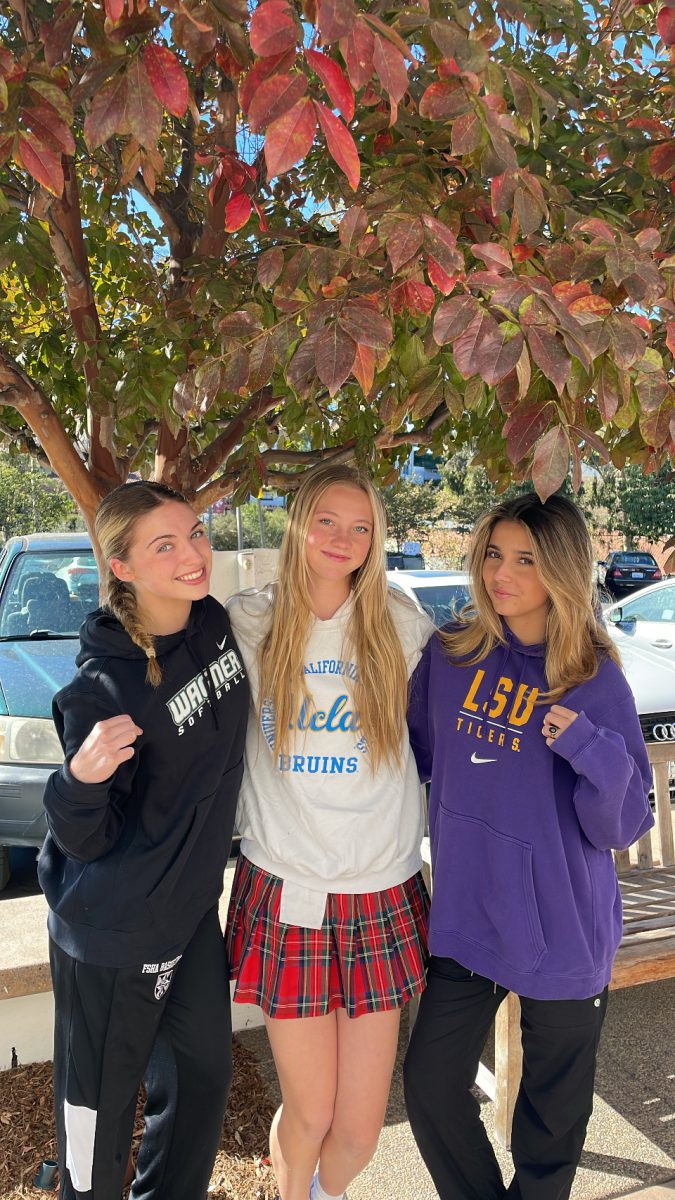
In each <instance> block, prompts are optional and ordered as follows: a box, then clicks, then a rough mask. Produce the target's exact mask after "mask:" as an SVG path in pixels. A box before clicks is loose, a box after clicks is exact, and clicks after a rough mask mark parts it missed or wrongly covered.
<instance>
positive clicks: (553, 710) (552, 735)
mask: <svg viewBox="0 0 675 1200" xmlns="http://www.w3.org/2000/svg"><path fill="white" fill-rule="evenodd" d="M578 716H579V714H578V713H575V712H574V711H573V709H571V708H565V707H564V706H563V705H562V704H552V705H551V707H550V708H549V710H548V712H547V713H545V714H544V721H543V724H542V727H541V732H542V734H543V735H544V737H545V738H546V745H547V746H552V745H553V743H554V741H555V739H556V738H557V737H560V734H561V733H564V731H565V730H566V729H569V727H570V725H571V724H572V721H576V719H577V717H578Z"/></svg>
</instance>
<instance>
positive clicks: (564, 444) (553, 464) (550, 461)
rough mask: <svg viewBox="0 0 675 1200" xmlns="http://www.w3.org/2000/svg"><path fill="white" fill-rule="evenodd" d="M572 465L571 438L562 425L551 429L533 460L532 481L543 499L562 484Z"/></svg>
mask: <svg viewBox="0 0 675 1200" xmlns="http://www.w3.org/2000/svg"><path fill="white" fill-rule="evenodd" d="M569 465H570V440H569V437H568V436H567V432H566V430H565V429H563V428H562V426H561V425H557V426H556V427H555V428H554V429H549V431H548V433H545V434H544V436H543V438H542V439H541V441H540V442H539V443H538V445H537V448H536V450H535V452H534V458H533V460H532V482H533V484H534V486H535V488H536V490H537V495H538V496H539V498H540V499H541V500H548V498H549V496H552V495H553V493H554V492H557V490H558V488H559V487H561V486H562V484H563V482H564V480H565V478H566V476H567V472H568V470H569Z"/></svg>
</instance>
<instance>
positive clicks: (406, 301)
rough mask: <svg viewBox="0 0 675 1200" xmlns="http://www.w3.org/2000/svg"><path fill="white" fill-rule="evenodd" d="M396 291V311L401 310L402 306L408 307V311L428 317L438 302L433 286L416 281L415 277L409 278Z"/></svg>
mask: <svg viewBox="0 0 675 1200" xmlns="http://www.w3.org/2000/svg"><path fill="white" fill-rule="evenodd" d="M396 291H397V292H398V296H397V300H396V303H395V304H394V309H395V311H399V312H400V310H401V309H402V308H406V309H407V310H408V312H412V313H418V314H419V315H420V316H421V317H426V316H428V315H429V313H430V312H431V310H432V308H433V307H434V304H435V303H436V297H435V296H434V290H433V288H430V287H429V286H428V285H427V284H426V283H416V282H415V280H414V279H407V280H406V281H405V283H402V284H400V286H399V287H398V288H397V289H396Z"/></svg>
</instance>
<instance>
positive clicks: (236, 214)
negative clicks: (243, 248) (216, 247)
mask: <svg viewBox="0 0 675 1200" xmlns="http://www.w3.org/2000/svg"><path fill="white" fill-rule="evenodd" d="M250 215H251V197H250V196H247V195H246V192H235V193H234V195H233V196H230V199H229V200H228V202H227V205H226V206H225V231H226V232H227V233H236V231H237V229H242V228H243V227H244V225H245V224H246V222H247V221H248V219H249V217H250Z"/></svg>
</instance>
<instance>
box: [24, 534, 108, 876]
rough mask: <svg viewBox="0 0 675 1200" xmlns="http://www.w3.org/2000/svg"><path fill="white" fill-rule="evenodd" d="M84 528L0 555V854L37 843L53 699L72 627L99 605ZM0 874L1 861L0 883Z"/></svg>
mask: <svg viewBox="0 0 675 1200" xmlns="http://www.w3.org/2000/svg"><path fill="white" fill-rule="evenodd" d="M98 602H99V601H98V573H97V569H96V560H95V558H94V554H93V551H92V548H91V542H90V540H89V538H88V536H87V535H86V534H84V533H34V534H29V535H27V536H26V537H14V538H10V539H9V541H8V542H7V543H6V544H5V546H4V547H3V549H2V552H0V854H2V856H3V857H4V858H5V859H6V850H5V849H4V848H5V847H7V846H35V847H38V848H39V847H40V846H41V845H42V842H43V839H44V836H45V833H46V823H45V815H44V809H43V807H42V795H43V792H44V786H45V782H46V779H47V777H48V775H50V774H51V772H52V771H53V770H54V767H55V766H57V765H58V763H59V762H61V760H62V758H63V754H62V751H61V745H60V743H59V740H58V738H57V736H56V731H55V729H54V725H53V723H52V718H51V705H52V696H53V695H54V693H55V692H57V691H58V690H59V688H62V687H63V686H64V685H65V684H66V683H68V682H69V680H70V679H72V677H73V675H74V674H75V656H76V654H77V651H78V649H79V644H80V643H79V638H78V630H79V628H80V625H81V624H82V621H83V620H84V618H85V616H86V615H87V613H88V612H91V610H92V609H94V608H97V607H98ZM3 875H4V873H3V871H2V869H1V864H0V882H2V878H3Z"/></svg>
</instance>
